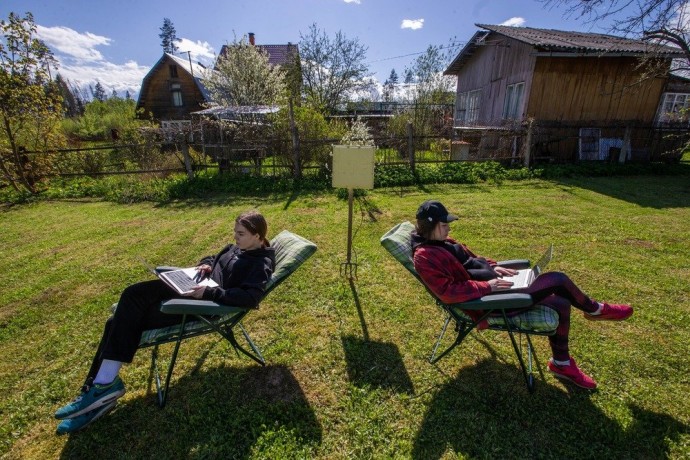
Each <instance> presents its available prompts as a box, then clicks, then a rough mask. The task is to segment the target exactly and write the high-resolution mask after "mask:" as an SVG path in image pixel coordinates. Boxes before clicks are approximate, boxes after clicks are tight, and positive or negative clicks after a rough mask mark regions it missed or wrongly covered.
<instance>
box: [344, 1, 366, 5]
mask: <svg viewBox="0 0 690 460" xmlns="http://www.w3.org/2000/svg"><path fill="white" fill-rule="evenodd" d="M345 3H356V4H357V5H359V4H361V3H362V1H361V0H345Z"/></svg>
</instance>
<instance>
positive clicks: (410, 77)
mask: <svg viewBox="0 0 690 460" xmlns="http://www.w3.org/2000/svg"><path fill="white" fill-rule="evenodd" d="M413 82H414V75H412V69H405V83H413Z"/></svg>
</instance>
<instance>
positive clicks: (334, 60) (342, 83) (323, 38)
mask: <svg viewBox="0 0 690 460" xmlns="http://www.w3.org/2000/svg"><path fill="white" fill-rule="evenodd" d="M299 49H300V56H301V59H302V81H303V91H304V94H305V99H306V103H307V104H308V105H309V106H311V107H313V108H315V109H316V110H319V111H321V112H322V113H324V114H329V113H332V112H334V111H335V110H336V108H337V107H338V106H339V105H340V104H342V103H343V102H345V101H347V100H348V97H349V96H350V95H352V94H354V93H356V92H358V91H363V90H368V89H369V88H370V86H371V81H370V80H368V79H367V77H369V76H371V73H370V72H369V67H368V66H367V64H366V62H365V60H366V54H367V47H366V46H364V45H362V44H361V43H360V42H359V40H358V39H357V38H354V39H349V38H347V37H346V36H345V34H344V33H343V32H342V31H340V30H339V31H338V32H336V34H335V36H333V38H329V37H328V35H327V34H326V32H325V31H324V30H321V29H319V28H318V27H317V25H316V24H312V25H311V26H310V27H309V31H308V32H307V33H306V34H305V35H303V34H302V33H301V32H300V42H299Z"/></svg>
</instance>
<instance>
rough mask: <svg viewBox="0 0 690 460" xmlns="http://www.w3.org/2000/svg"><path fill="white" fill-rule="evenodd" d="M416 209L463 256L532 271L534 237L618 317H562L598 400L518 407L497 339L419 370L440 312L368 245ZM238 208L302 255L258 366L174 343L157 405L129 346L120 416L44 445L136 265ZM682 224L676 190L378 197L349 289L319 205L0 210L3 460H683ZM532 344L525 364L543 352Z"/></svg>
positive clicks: (228, 201) (325, 197) (676, 184)
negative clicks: (443, 225) (525, 263)
mask: <svg viewBox="0 0 690 460" xmlns="http://www.w3.org/2000/svg"><path fill="white" fill-rule="evenodd" d="M525 196H527V197H529V198H530V202H529V204H527V205H526V204H524V202H523V201H522V200H523V199H524V197H525ZM430 197H437V198H441V199H442V200H443V201H444V203H445V204H446V205H447V206H448V207H449V208H450V209H451V210H452V211H454V212H456V213H458V214H459V215H460V216H461V219H460V221H458V222H456V223H454V225H453V230H452V234H453V235H454V236H455V237H456V238H459V239H461V240H462V241H464V242H466V243H467V244H468V245H469V246H470V247H471V248H473V249H474V250H476V251H477V252H478V253H480V254H482V255H487V256H491V257H494V258H500V259H509V258H521V257H525V256H532V257H534V256H536V255H538V254H539V253H540V252H541V251H542V250H543V248H544V247H545V246H546V245H547V244H548V243H550V242H553V243H554V244H555V250H556V252H555V259H554V261H553V262H552V265H551V269H553V270H562V271H565V272H566V273H568V274H569V275H570V276H571V277H572V278H573V279H574V280H576V281H577V282H578V284H579V285H580V286H581V287H582V288H583V289H584V290H585V291H586V292H587V293H589V294H590V295H591V296H592V297H594V298H596V299H602V300H606V301H615V302H629V303H631V304H633V306H634V307H635V315H634V316H633V317H632V318H631V319H630V320H629V321H626V322H624V323H592V322H588V321H586V320H584V319H583V318H582V316H581V315H580V314H579V313H577V312H574V317H573V320H572V333H571V349H572V353H573V355H574V356H575V357H576V358H577V360H578V363H579V364H580V365H581V367H582V368H584V369H585V370H586V371H587V372H588V373H590V375H592V376H593V377H594V378H595V379H596V380H597V381H598V382H599V385H600V388H599V390H598V391H597V392H595V393H591V394H590V393H587V392H585V391H582V390H579V389H573V388H570V387H568V386H564V385H563V384H561V383H560V382H558V381H557V380H555V379H554V378H553V377H551V376H550V375H546V376H545V378H544V379H541V378H539V379H538V381H537V388H536V392H535V393H534V394H529V393H528V392H527V390H526V388H525V385H524V382H523V380H522V375H521V374H520V372H519V368H518V365H517V361H516V358H515V356H514V354H513V351H512V348H511V345H510V342H509V340H508V337H507V336H506V335H505V334H499V333H495V332H481V333H473V334H472V335H471V336H470V338H468V340H467V341H466V342H465V343H463V344H462V345H461V346H460V347H459V348H458V349H456V350H455V351H453V352H452V353H451V354H450V355H449V356H448V357H446V358H444V359H443V360H442V361H441V362H439V363H438V364H437V365H430V364H428V362H427V361H426V359H427V357H428V354H429V352H430V351H431V347H432V345H433V342H434V340H435V337H436V334H437V333H438V332H439V330H440V326H441V324H442V320H443V316H442V314H441V312H440V311H439V310H438V309H437V307H435V306H434V305H433V303H432V302H431V299H430V297H429V296H428V294H427V293H426V292H425V291H424V289H423V287H422V286H421V285H420V284H419V283H417V282H416V281H414V280H413V278H412V277H411V276H410V275H409V274H408V273H407V272H406V271H404V269H403V268H402V266H400V265H399V264H398V263H397V262H395V261H394V260H393V259H392V258H391V257H390V256H389V255H387V253H385V251H384V250H383V249H382V248H381V246H380V244H379V238H380V236H381V235H382V234H383V233H384V232H385V231H386V230H388V229H389V228H390V227H392V226H393V225H394V224H396V223H398V222H400V221H403V220H408V219H410V218H411V217H413V215H414V212H415V210H416V208H417V206H418V205H419V203H420V202H422V201H423V200H424V199H427V198H430ZM252 207H258V208H259V209H260V210H261V211H262V212H263V213H264V214H265V215H266V216H267V218H268V221H269V225H270V229H271V232H272V233H277V232H278V231H280V230H281V229H284V228H287V229H290V230H292V231H294V232H297V233H299V234H301V235H303V236H305V237H307V238H309V239H311V240H312V241H314V242H315V243H317V244H318V246H319V250H318V252H317V253H316V254H315V256H314V257H313V258H312V259H311V260H310V261H309V262H307V263H306V264H305V265H304V266H303V267H302V268H300V270H299V271H298V272H296V273H295V274H294V275H293V276H292V277H291V278H290V279H289V280H288V281H287V282H286V283H285V284H283V285H282V286H281V287H280V288H278V289H277V290H276V291H275V292H273V293H272V294H271V295H270V296H269V297H267V298H266V299H265V301H264V302H263V303H262V305H261V308H260V310H258V311H256V312H252V313H251V314H250V315H248V316H247V320H246V321H245V326H246V327H247V329H248V330H249V332H250V333H251V334H252V337H253V338H254V339H255V341H256V342H257V343H258V344H259V345H260V346H261V348H262V351H263V353H264V356H265V357H266V359H267V361H268V365H267V366H266V367H265V368H262V367H260V366H257V365H255V364H253V362H251V361H250V360H249V359H247V358H244V357H238V356H236V355H235V354H234V352H232V350H231V349H229V348H228V346H227V345H226V344H225V343H224V342H223V341H221V340H220V339H219V338H217V337H214V336H205V337H201V338H197V339H194V340H190V341H187V342H186V343H185V344H184V345H183V346H182V349H181V352H180V353H181V354H180V357H179V362H178V366H177V367H176V370H175V374H174V376H173V381H172V385H171V391H170V398H169V400H168V405H167V406H166V408H165V409H164V410H160V409H158V407H157V405H156V403H155V397H154V395H153V394H152V392H151V391H152V389H151V387H150V381H149V379H148V377H149V360H150V356H149V352H148V351H146V350H143V351H141V352H140V353H138V354H137V356H136V357H135V360H134V362H133V364H132V365H128V366H125V368H124V370H123V373H122V376H123V379H124V380H125V383H126V385H127V388H128V393H127V394H126V395H125V396H124V398H123V399H122V400H121V402H120V404H119V405H118V408H117V409H116V410H115V411H114V412H113V413H111V414H109V415H108V416H107V417H106V418H104V419H102V420H100V421H99V422H98V423H96V424H94V426H92V427H90V428H89V429H88V430H87V431H84V432H83V433H78V434H76V435H73V436H71V437H57V436H56V435H55V434H54V430H55V426H56V421H55V420H53V418H52V414H53V412H54V411H55V409H56V408H57V407H59V406H60V405H62V404H64V403H65V402H66V401H68V400H69V399H70V398H72V397H73V396H75V394H76V392H77V390H78V388H79V385H80V384H81V381H82V379H83V376H84V373H85V372H86V371H87V369H88V366H89V363H90V360H91V357H92V354H93V352H94V350H95V347H96V345H97V343H98V340H99V338H100V334H101V331H102V324H103V321H104V320H105V319H106V317H107V316H108V312H109V306H110V305H111V304H112V303H113V302H115V301H116V300H117V297H118V294H119V292H120V291H121V290H122V289H123V288H124V287H125V286H127V285H128V284H130V283H133V282H135V281H138V280H142V279H148V278H149V275H148V274H147V272H146V271H145V269H144V267H143V266H142V264H141V263H140V262H139V261H138V257H143V258H145V259H146V260H148V261H149V262H150V263H151V264H163V263H165V264H173V265H180V264H189V263H194V262H195V261H196V260H198V258H200V257H201V256H204V255H207V254H210V253H213V252H214V251H215V250H217V249H218V248H220V247H221V246H222V245H223V244H224V243H225V242H227V241H228V240H229V238H230V236H231V228H232V218H233V217H234V216H235V215H236V214H237V213H239V212H240V211H243V210H246V209H248V208H252ZM688 222H690V180H689V177H688V176H687V175H681V176H663V177H661V176H644V177H641V176H630V177H614V178H605V177H596V178H572V179H564V180H561V181H559V182H547V181H537V180H532V181H522V182H518V183H514V182H506V183H504V184H502V185H488V184H478V185H453V186H425V188H423V189H421V188H416V187H407V188H399V187H398V188H395V189H393V188H391V189H377V190H375V191H370V192H368V193H367V194H365V195H363V196H359V197H358V198H357V202H356V203H355V222H354V230H355V239H354V243H353V248H354V249H355V251H356V258H357V262H358V264H359V265H358V279H357V280H356V282H355V283H354V285H353V288H354V290H353V289H352V287H351V286H350V284H348V282H347V281H346V280H345V279H343V278H341V277H340V275H339V266H340V264H341V263H342V262H344V261H345V258H346V248H347V241H346V238H347V202H346V201H344V200H342V199H338V197H337V195H336V194H335V193H322V194H319V193H315V192H295V193H292V194H289V193H286V194H280V193H275V194H264V195H258V196H246V195H245V196H238V195H226V196H221V195H213V196H210V197H208V198H206V199H199V200H195V201H174V202H169V203H163V204H160V203H159V204H155V203H139V204H132V205H120V204H115V203H109V202H97V201H52V202H51V201H43V202H38V203H32V204H25V205H18V206H13V207H6V208H5V209H4V210H3V211H2V212H0V225H1V226H2V234H1V240H2V251H0V270H1V271H2V272H3V273H4V275H5V276H4V279H3V281H2V286H1V288H2V297H1V299H0V457H3V458H12V459H14V458H22V459H23V458H58V457H60V458H87V457H88V458H154V457H155V458H324V459H326V458H328V459H332V458H418V459H429V458H430V459H435V458H455V457H461V458H485V457H494V458H510V457H523V458H535V457H547V458H644V459H647V458H688V456H690V433H689V426H690V404H688V399H687V394H688V390H689V389H690V387H689V386H688V383H689V381H688V376H687V375H688V374H687V373H688V370H690V358H689V357H688V343H690V331H689V328H688V324H690V300H688V299H689V298H690V283H689V282H688V280H689V279H690V269H689V268H688V263H687V262H688V258H689V257H690V250H689V249H688V241H690V225H689V224H688ZM534 342H535V345H536V347H537V351H538V354H539V357H540V360H541V362H542V364H544V363H545V361H546V359H547V358H548V356H549V353H548V346H547V341H546V339H543V338H535V339H534ZM170 350H171V347H170V346H167V347H166V348H165V350H164V351H170Z"/></svg>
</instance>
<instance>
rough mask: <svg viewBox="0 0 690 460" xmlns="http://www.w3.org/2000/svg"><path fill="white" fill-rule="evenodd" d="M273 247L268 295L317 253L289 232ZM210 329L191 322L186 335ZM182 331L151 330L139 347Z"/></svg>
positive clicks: (278, 237) (228, 317)
mask: <svg viewBox="0 0 690 460" xmlns="http://www.w3.org/2000/svg"><path fill="white" fill-rule="evenodd" d="M271 246H272V247H273V248H274V249H275V253H276V266H275V269H274V270H273V275H272V276H271V279H270V280H269V281H268V284H267V285H266V294H268V293H269V292H271V291H272V290H273V289H275V288H276V287H277V286H278V285H279V284H280V283H282V282H283V281H285V279H287V277H288V276H290V274H292V273H293V272H294V271H295V270H297V268H298V267H299V266H300V265H302V264H303V263H304V261H306V260H307V259H308V258H309V257H311V256H312V254H314V252H316V245H315V244H314V243H312V242H311V241H309V240H307V239H305V238H302V237H301V236H299V235H296V234H294V233H292V232H289V231H287V230H283V231H282V232H280V233H278V234H277V235H276V236H275V237H274V238H273V239H272V240H271ZM116 308H117V304H113V307H112V311H113V312H115V309H116ZM237 314H239V313H237V312H233V313H229V314H227V315H225V316H224V317H222V318H220V320H219V321H220V322H221V323H223V322H226V321H228V320H231V319H232V318H233V317H235V316H236V315H237ZM205 329H209V327H208V326H207V325H206V324H205V323H203V322H201V321H190V322H188V323H187V324H186V325H185V329H184V335H191V334H194V333H196V332H201V331H204V330H205ZM179 330H180V326H179V325H173V326H168V327H163V328H160V329H151V330H148V331H144V332H143V333H142V334H141V340H140V341H139V347H140V348H143V347H146V346H151V345H154V344H156V343H159V342H165V341H166V340H168V339H170V338H172V337H175V336H176V335H177V333H178V332H179Z"/></svg>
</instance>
